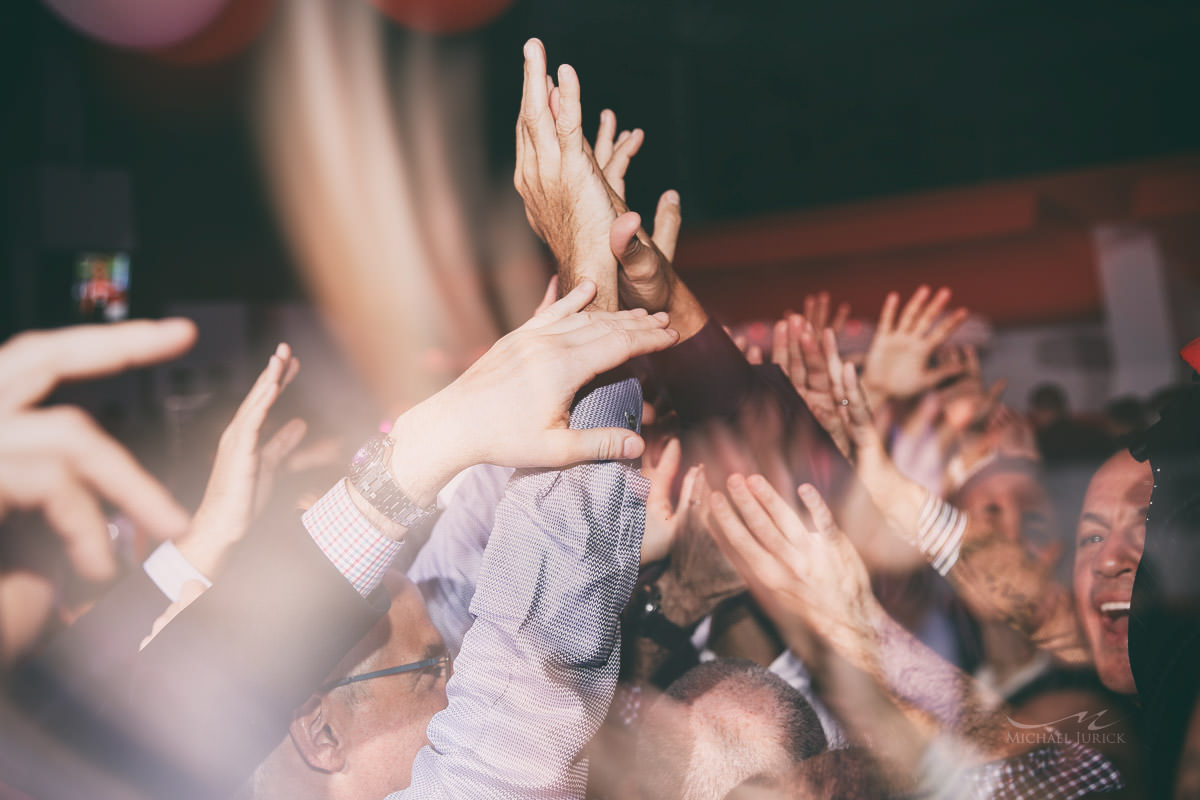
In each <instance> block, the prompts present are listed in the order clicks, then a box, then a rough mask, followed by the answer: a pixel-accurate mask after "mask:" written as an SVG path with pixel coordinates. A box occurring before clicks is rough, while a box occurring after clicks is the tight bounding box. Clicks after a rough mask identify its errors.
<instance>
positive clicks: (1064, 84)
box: [0, 0, 1200, 301]
mask: <svg viewBox="0 0 1200 800" xmlns="http://www.w3.org/2000/svg"><path fill="white" fill-rule="evenodd" d="M336 1H337V2H351V1H352V0H336ZM353 1H361V0H353ZM7 5H8V8H6V12H5V22H4V24H3V29H2V31H0V39H2V43H3V46H4V52H5V54H6V58H7V64H6V66H7V68H6V69H5V71H4V84H3V89H4V92H5V97H6V101H5V109H4V114H5V118H4V120H3V126H4V127H3V132H2V133H0V136H2V139H0V142H2V145H3V151H2V152H3V163H4V166H5V168H6V169H9V170H12V169H15V168H19V167H22V166H28V165H33V164H45V163H54V162H71V163H78V164H82V165H84V166H115V167H119V168H122V169H125V170H127V171H128V172H129V173H130V174H131V176H132V180H133V186H134V198H135V215H136V219H137V230H138V240H139V252H140V253H142V254H144V260H147V261H150V262H152V263H157V264H160V265H162V266H161V269H160V271H159V272H158V274H156V275H153V276H146V275H144V274H143V275H142V276H140V277H141V278H142V279H144V280H143V282H142V283H141V288H142V290H143V291H148V292H151V293H153V294H155V295H156V297H157V298H158V299H159V300H160V301H165V300H172V299H197V298H214V297H247V298H251V299H258V300H271V299H277V298H279V297H286V296H291V295H293V294H294V293H295V287H294V285H293V283H292V280H291V277H290V275H291V273H290V270H289V268H288V266H287V256H286V252H285V248H284V247H283V245H282V243H281V241H280V238H279V234H278V232H277V231H276V230H275V228H274V223H273V221H272V216H271V213H270V210H269V208H268V206H267V203H266V200H265V192H264V190H263V189H262V187H261V185H260V176H259V173H258V169H257V166H256V162H255V158H254V156H253V152H252V146H251V142H250V137H249V125H248V124H247V115H246V113H245V111H246V105H245V104H246V91H245V89H246V87H247V85H248V83H249V80H248V76H249V73H250V67H251V66H252V64H253V53H252V52H251V53H249V54H247V55H245V56H243V57H240V58H237V59H234V60H232V61H230V62H227V63H225V64H222V65H219V66H216V67H208V68H204V69H195V68H191V69H181V68H175V67H166V66H163V65H162V64H161V63H159V62H156V61H154V60H151V59H147V58H144V57H139V56H131V55H127V54H121V53H118V52H116V51H112V50H108V49H107V48H103V47H101V46H99V45H95V44H92V43H90V42H88V41H87V40H85V39H83V38H82V37H79V36H77V35H76V34H75V33H74V32H72V31H70V30H68V29H66V28H65V27H64V26H62V25H61V24H60V23H59V22H58V21H57V20H56V19H55V18H54V17H53V16H51V15H50V14H49V13H48V12H47V11H45V9H44V7H43V6H42V4H41V3H40V2H38V0H15V2H10V3H9V4H7ZM531 35H538V36H540V37H542V38H543V40H544V41H545V42H546V45H547V48H548V50H549V54H550V59H551V61H552V63H555V62H558V61H569V62H571V63H572V64H574V65H575V66H576V68H577V70H578V71H579V74H580V76H581V79H582V82H583V90H584V104H585V113H586V114H588V115H592V114H595V113H598V111H599V109H600V108H601V107H603V106H611V107H612V108H614V109H615V110H616V111H617V112H618V115H619V117H620V119H621V121H622V123H624V124H625V125H630V126H632V125H637V126H640V127H643V128H644V129H645V130H646V131H647V134H648V138H647V144H646V146H645V148H644V150H643V153H642V154H641V155H640V156H639V157H638V160H637V163H636V165H635V168H634V173H633V177H632V179H631V183H630V195H631V201H632V204H633V205H634V207H638V208H643V209H650V208H652V207H653V200H654V198H655V197H656V196H657V193H658V192H659V191H661V190H662V189H665V188H668V187H673V188H677V189H679V190H680V191H681V193H682V195H683V199H684V212H685V221H686V224H688V225H699V224H703V223H705V222H708V221H712V220H725V219H730V218H737V217H743V216H750V215H755V214H760V213H763V212H771V211H780V210H786V209H794V208H801V207H812V206H819V205H824V204H830V203H838V202H843V201H848V200H854V199H859V198H866V197H875V196H880V195H889V194H898V193H906V192H912V191H918V190H922V189H928V188H935V187H945V186H955V185H963V184H971V183H977V182H981V181H988V180H993V179H998V178H1005V177H1012V176H1018V175H1029V174H1036V173H1042V172H1050V171H1059V170H1064V169H1072V168H1077V167H1084V166H1091V165H1099V164H1108V163H1113V162H1119V161H1125V160H1131V159H1138V158H1143V157H1151V156H1158V155H1164V154H1170V153H1178V152H1184V151H1189V150H1197V149H1200V93H1198V92H1197V88H1196V86H1197V83H1198V81H1200V3H1195V2H1194V1H1181V2H1150V1H1149V0H1133V1H1131V2H1109V1H1108V0H1090V2H1084V1H1083V0H1055V2H1045V0H1038V1H1036V2H1035V1H1034V0H1012V1H1010V2H999V1H998V0H991V1H990V2H982V1H981V0H911V2H907V3H898V2H895V1H894V0H850V1H848V2H845V1H844V2H840V3H814V2H809V3H806V2H794V3H787V4H784V3H778V2H767V1H766V0H734V2H712V0H664V1H663V2H655V0H606V2H603V3H591V2H574V0H517V2H516V3H515V5H514V6H513V7H512V8H511V9H510V10H509V11H508V12H506V13H505V14H504V15H503V16H502V17H500V18H499V19H498V20H496V21H495V22H494V23H492V24H491V25H489V26H488V27H487V28H485V29H483V30H482V31H479V32H476V33H474V34H471V35H468V36H465V37H457V38H451V39H448V40H446V41H445V42H444V43H443V45H444V46H445V47H447V48H462V47H481V48H482V50H483V52H484V54H485V56H484V58H485V61H484V63H485V64H486V70H487V71H486V76H485V82H486V85H485V89H486V91H485V98H486V103H487V108H486V119H487V126H488V131H487V141H488V147H489V154H490V156H491V161H492V164H493V165H494V168H495V170H496V172H497V173H499V174H505V173H507V172H508V170H509V169H511V167H510V166H509V162H510V159H511V151H512V146H513V145H512V127H513V121H514V119H515V113H516V107H517V102H518V99H519V95H520V46H521V42H522V41H523V40H524V39H525V38H526V37H528V36H531ZM404 37H405V34H404V33H403V32H402V31H400V30H399V29H397V30H395V31H394V32H393V33H392V40H393V44H394V46H395V47H396V48H401V47H403V46H404ZM13 219H14V217H13V215H12V214H11V213H10V214H9V215H8V222H9V225H10V227H11V225H12V223H13ZM180 253H187V254H189V255H188V256H187V258H184V259H180V258H174V259H173V258H172V255H173V254H174V255H176V256H178V254H180ZM178 260H184V261H187V262H188V263H190V264H192V265H195V264H198V263H203V264H204V265H206V266H205V268H204V269H201V270H196V269H194V268H189V269H186V270H185V269H183V268H180V269H178V270H176V269H173V268H172V267H170V266H168V265H169V263H171V262H173V261H178ZM247 264H255V265H257V268H256V269H252V270H250V269H246V268H245V266H246V265H247Z"/></svg>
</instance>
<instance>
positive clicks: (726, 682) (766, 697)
mask: <svg viewBox="0 0 1200 800" xmlns="http://www.w3.org/2000/svg"><path fill="white" fill-rule="evenodd" d="M825 747H826V742H825V734H824V732H823V731H822V729H821V723H820V720H819V719H818V718H817V715H816V713H815V712H814V711H813V709H812V706H810V705H809V704H808V701H807V700H805V699H804V696H803V695H802V694H800V693H799V692H798V691H796V690H795V689H794V688H792V687H791V686H789V685H788V684H787V683H786V682H785V681H784V680H783V679H781V678H780V677H779V676H778V675H775V674H774V673H772V672H770V671H769V670H766V669H764V668H763V667H761V666H759V665H757V664H755V663H753V662H751V661H745V660H741V659H723V660H718V661H709V662H705V663H703V664H700V665H699V666H697V667H694V668H693V669H691V670H689V671H688V672H687V673H685V674H684V675H683V676H682V677H681V678H680V679H679V680H677V681H676V682H675V683H673V684H672V685H671V686H670V687H669V688H668V689H667V694H666V695H665V696H664V697H662V698H660V700H659V701H658V702H656V703H655V704H654V705H653V706H652V707H651V708H650V709H649V710H648V712H647V714H646V719H645V720H644V724H643V728H642V732H641V737H640V747H639V751H638V759H639V763H640V765H642V766H644V769H642V770H640V772H641V775H642V785H643V796H645V797H648V798H686V800H707V799H708V798H713V799H714V800H716V799H718V798H723V797H724V796H725V795H726V794H728V793H729V791H730V790H732V789H733V788H734V787H735V786H737V785H738V784H740V783H742V782H743V781H745V780H747V779H748V778H751V777H754V776H779V775H783V774H786V773H787V772H788V771H789V770H790V769H791V768H792V766H793V765H794V764H796V763H797V762H798V761H801V760H803V759H806V758H809V757H810V756H813V755H815V754H817V753H820V752H822V751H824V750H825Z"/></svg>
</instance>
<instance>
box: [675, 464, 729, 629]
mask: <svg viewBox="0 0 1200 800" xmlns="http://www.w3.org/2000/svg"><path fill="white" fill-rule="evenodd" d="M712 497H713V491H712V489H711V488H710V487H709V485H708V478H707V472H706V471H705V468H704V467H703V466H695V467H692V468H691V469H690V470H689V471H688V474H687V476H686V477H685V479H684V484H683V488H682V490H681V491H680V493H679V507H678V509H677V511H676V530H675V536H674V539H673V541H672V542H671V549H670V553H669V554H668V558H669V561H668V562H667V569H666V571H665V572H663V574H662V575H661V576H660V577H659V578H658V581H657V582H656V583H657V585H658V588H659V591H660V592H661V593H662V612H663V614H664V615H665V616H666V617H667V619H669V620H670V621H671V622H674V623H675V624H676V625H679V626H681V627H685V628H686V627H688V626H691V625H694V624H696V623H697V622H699V621H700V620H701V619H703V618H704V617H706V616H708V615H709V614H711V613H712V612H713V609H715V608H716V607H717V605H718V604H720V603H721V601H723V600H726V599H728V598H730V597H734V596H736V595H739V594H741V593H742V592H744V591H746V584H745V583H744V582H743V581H742V578H741V576H740V575H738V573H737V571H736V570H735V569H734V568H733V566H732V565H731V564H730V563H729V561H728V560H727V559H726V558H725V556H724V555H723V554H722V553H721V551H720V549H719V548H718V547H717V543H716V542H715V541H714V539H713V534H712V505H711V499H712Z"/></svg>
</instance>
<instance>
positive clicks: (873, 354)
mask: <svg viewBox="0 0 1200 800" xmlns="http://www.w3.org/2000/svg"><path fill="white" fill-rule="evenodd" d="M948 302H950V290H949V289H946V288H942V289H939V290H938V291H937V293H936V294H934V295H933V296H932V297H930V290H929V287H928V286H922V287H920V288H919V289H917V291H916V292H914V293H913V296H912V297H911V298H909V301H908V302H907V303H906V304H905V305H904V309H903V310H902V311H901V312H900V316H899V318H897V317H896V309H897V308H899V306H900V295H898V294H896V293H895V292H891V293H889V294H888V296H887V299H886V300H884V302H883V310H882V311H880V312H879V326H878V328H877V329H876V331H875V338H874V339H872V340H871V346H870V348H869V349H868V350H867V357H866V361H865V363H864V365H863V387H864V388H865V389H866V391H867V395H868V397H869V398H870V400H871V405H872V407H875V408H880V407H882V405H883V403H885V402H887V401H889V400H906V399H908V398H910V397H914V396H916V395H918V394H921V393H922V392H925V391H927V390H929V389H932V388H934V387H935V386H937V385H938V384H939V383H940V382H941V381H943V380H945V379H946V378H949V377H951V376H953V375H957V374H959V373H960V372H962V367H961V366H960V365H958V364H953V363H948V364H942V365H935V366H931V365H930V357H931V356H932V355H933V353H934V352H935V351H936V350H937V349H938V348H940V347H941V346H942V345H943V344H945V342H946V340H947V339H948V338H950V335H951V334H952V333H954V331H955V330H957V329H958V327H959V326H960V325H962V323H963V322H964V321H965V320H966V318H967V310H966V309H965V308H960V309H957V310H956V311H954V312H952V313H950V314H948V315H946V316H945V317H944V318H943V319H941V321H939V320H938V317H939V316H940V315H941V314H942V311H943V309H945V307H946V304H947V303H948Z"/></svg>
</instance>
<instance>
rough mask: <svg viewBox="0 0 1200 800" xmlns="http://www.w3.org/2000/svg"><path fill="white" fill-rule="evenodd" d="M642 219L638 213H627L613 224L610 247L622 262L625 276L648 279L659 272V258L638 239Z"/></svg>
mask: <svg viewBox="0 0 1200 800" xmlns="http://www.w3.org/2000/svg"><path fill="white" fill-rule="evenodd" d="M641 227H642V218H641V217H640V216H639V215H638V213H637V212H636V211H627V212H626V213H624V214H622V215H621V216H619V217H617V219H616V221H614V222H613V224H612V229H611V233H610V237H609V245H610V246H611V248H612V252H613V255H614V256H616V257H617V260H618V261H620V262H621V267H622V268H623V269H624V270H625V274H626V275H628V276H629V277H631V278H635V279H637V278H643V279H644V278H648V277H651V276H653V275H654V274H655V273H656V272H657V271H658V258H657V257H656V254H655V252H654V250H653V249H652V248H650V247H648V246H647V245H646V244H644V243H643V242H642V240H641V239H640V238H639V237H638V232H639V231H640V230H641Z"/></svg>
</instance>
